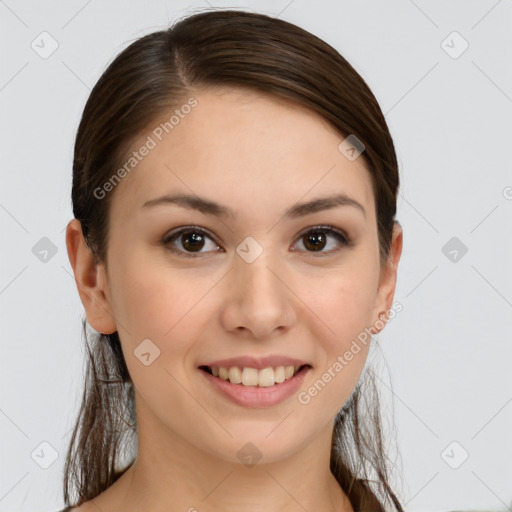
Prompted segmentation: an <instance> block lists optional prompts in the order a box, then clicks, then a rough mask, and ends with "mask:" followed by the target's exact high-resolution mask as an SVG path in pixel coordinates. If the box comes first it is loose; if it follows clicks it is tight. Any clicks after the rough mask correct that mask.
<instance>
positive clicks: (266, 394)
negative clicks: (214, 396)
mask: <svg viewBox="0 0 512 512" xmlns="http://www.w3.org/2000/svg"><path fill="white" fill-rule="evenodd" d="M310 369H311V367H310V366H306V367H305V368H302V369H301V370H300V371H299V372H297V374H296V375H294V376H293V377H292V378H291V379H288V380H285V381H284V382H281V383H279V384H274V385H273V386H262V387H260V386H244V385H243V384H232V383H231V382H229V380H223V379H220V378H219V377H214V376H213V375H211V374H210V373H208V372H206V371H204V370H201V369H199V371H200V372H201V373H202V374H203V375H204V376H205V377H206V379H208V381H209V382H210V383H211V385H212V386H213V387H214V388H215V389H216V390H217V391H219V392H220V393H222V394H223V395H224V396H225V397H227V398H229V399H230V400H232V401H233V402H235V403H236V404H238V405H242V406H244V407H253V408H263V407H271V406H273V405H276V404H279V403H281V402H283V401H284V400H286V399H287V398H288V397H290V396H291V395H293V394H294V393H295V392H296V391H297V390H298V388H299V387H300V385H301V384H302V381H303V380H304V376H305V375H306V373H307V372H308V371H309V370H310Z"/></svg>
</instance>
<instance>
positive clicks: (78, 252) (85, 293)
mask: <svg viewBox="0 0 512 512" xmlns="http://www.w3.org/2000/svg"><path fill="white" fill-rule="evenodd" d="M66 246H67V250H68V258H69V262H70V263H71V267H72V268H73V273H74V274H75V282H76V286H77V288H78V293H79V295H80V300H81V301H82V304H83V306H84V308H85V313H86V316H87V322H88V323H89V325H90V326H91V327H92V328H93V329H95V330H96V331H98V332H100V333H103V334H112V333H113V332H115V331H116V330H117V327H116V322H115V319H114V316H113V313H112V308H111V306H110V303H109V300H108V297H109V294H108V288H107V279H106V271H105V266H104V264H103V263H97V262H96V259H95V256H94V253H93V252H92V251H91V249H90V248H89V246H88V245H87V244H86V242H85V239H84V237H83V234H82V227H81V223H80V221H79V220H77V219H73V220H71V221H70V222H69V223H68V225H67V228H66Z"/></svg>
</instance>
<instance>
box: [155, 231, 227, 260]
mask: <svg viewBox="0 0 512 512" xmlns="http://www.w3.org/2000/svg"><path fill="white" fill-rule="evenodd" d="M208 240H211V242H213V239H212V238H211V237H210V235H208V233H207V232H206V231H204V230H203V229H200V228H191V227H188V228H185V229H180V230H178V231H175V232H174V233H171V234H170V235H168V236H166V237H165V238H164V239H163V240H162V243H163V244H164V245H166V246H169V250H171V251H172V252H177V253H180V254H182V255H183V256H192V257H193V256H195V254H194V253H196V254H202V253H207V252H210V251H209V250H206V251H203V250H202V249H203V248H204V247H205V246H206V247H207V246H208V243H207V242H208ZM210 248H211V249H213V250H215V249H219V246H218V245H217V244H216V243H215V242H213V243H211V244H210Z"/></svg>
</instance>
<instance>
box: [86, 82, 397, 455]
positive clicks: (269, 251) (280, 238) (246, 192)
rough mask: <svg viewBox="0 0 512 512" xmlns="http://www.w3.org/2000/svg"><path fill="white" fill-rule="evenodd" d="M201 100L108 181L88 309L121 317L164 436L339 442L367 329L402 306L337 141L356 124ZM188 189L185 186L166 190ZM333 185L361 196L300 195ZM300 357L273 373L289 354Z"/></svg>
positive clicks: (362, 191)
mask: <svg viewBox="0 0 512 512" xmlns="http://www.w3.org/2000/svg"><path fill="white" fill-rule="evenodd" d="M194 97H195V99H196V100H197V105H196V106H195V107H193V108H190V109H187V108H184V109H181V110H180V112H181V115H180V116H179V122H177V123H175V124H173V125H172V126H173V127H172V128H171V129H170V128H169V126H170V125H160V123H161V122H162V123H165V121H168V120H169V118H170V116H171V115H172V114H173V112H171V113H169V115H166V116H165V117H164V118H162V120H158V121H156V122H155V123H154V126H150V127H149V128H148V131H147V132H145V133H144V134H143V135H142V136H141V137H140V140H138V141H137V143H136V144H134V147H133V151H137V152H138V156H136V158H138V163H137V164H136V166H134V167H133V169H131V171H130V173H129V174H127V176H126V177H124V178H123V179H122V180H121V182H120V183H119V184H117V186H115V187H114V190H113V191H110V192H109V193H111V194H114V195H113V197H112V205H111V217H110V224H109V241H108V281H107V282H106V283H105V287H106V288H105V297H106V302H105V310H104V311H105V312H104V318H103V323H101V322H100V321H97V320H93V321H91V319H89V316H88V319H89V323H91V325H92V326H93V327H95V325H94V324H93V323H94V322H96V325H97V327H95V328H97V329H98V330H102V332H107V331H105V325H106V324H108V325H109V326H110V332H113V331H115V330H117V331H118V333H119V336H120V339H121V343H122V348H123V352H124V354H125V358H126V363H127V366H128V369H129V372H130V375H131V377H132V379H133V382H134V385H135V388H136V400H137V413H138V423H139V428H142V427H143V428H144V429H145V432H146V433H147V432H150V431H151V432H152V435H153V436H154V438H155V442H156V439H158V438H159V436H158V435H155V433H156V432H160V433H162V432H167V433H170V434H172V436H173V437H175V438H178V439H180V440H181V441H182V442H184V443H187V444H188V445H190V446H193V447H194V448H195V449H199V450H201V451H203V452H204V451H205V452H208V453H209V454H213V455H215V456H217V457H220V458H222V459H224V460H228V461H233V462H240V461H241V460H242V458H241V457H242V456H243V455H249V456H250V455H254V456H255V457H260V456H261V459H260V462H270V461H276V460H278V459H282V458H284V457H286V456H287V455H290V454H292V453H293V452H296V451H297V450H299V449H301V448H304V447H306V446H307V445H309V444H310V443H311V442H312V441H313V440H314V439H317V438H320V437H322V438H323V439H324V440H325V439H327V438H329V439H330V435H331V432H332V422H333V419H334V417H335V415H336V413H337V412H338V410H339V409H340V408H341V407H342V406H343V404H344V403H345V402H346V400H347V399H348V398H349V396H350V395H351V393H352V391H353V390H354V388H355V386H356V384H357V381H358V378H359V376H360V374H361V371H362V369H363V367H364V364H365V360H366V357H367V353H368V349H369V342H368V340H367V343H366V344H365V343H362V342H360V341H359V342H358V341H357V339H358V335H360V334H361V333H364V332H365V329H366V332H368V329H369V328H370V327H371V326H372V325H373V324H374V323H375V322H376V321H377V320H378V314H379V313H380V312H382V311H385V310H386V309H389V307H390V306H391V301H392V296H393V292H394V285H395V275H394V274H393V273H389V274H388V273H386V272H385V268H386V267H384V268H382V269H381V267H380V265H379V246H378V236H377V221H376V217H375V203H374V197H373V194H372V186H371V180H370V175H369V173H368V171H367V170H366V169H365V167H364V163H363V160H362V158H355V159H354V158H353V156H354V155H350V156H351V158H348V157H347V155H346V154H344V153H343V152H342V151H340V149H339V145H340V143H341V142H342V141H343V139H344V137H342V136H340V135H339V134H338V133H337V132H336V131H335V130H334V129H333V128H331V127H330V126H329V125H328V124H327V123H326V122H325V121H324V120H323V119H321V118H320V117H319V116H317V115H316V114H314V113H312V112H310V111H307V110H305V109H303V108H301V107H298V106H296V105H292V104H289V103H287V102H282V101H279V100H276V99H274V98H272V97H269V96H266V95H261V94H258V93H255V92H247V91H244V90H241V89H228V88H224V89H216V90H214V89H206V90H203V91H201V92H198V93H197V94H194ZM184 103H186V102H184ZM185 111H186V112H189V113H188V114H184V112H185ZM175 121H176V119H174V122H175ZM162 126H166V128H167V131H168V132H169V133H166V130H165V129H164V128H163V127H162ZM157 134H158V135H157ZM148 136H149V137H150V139H151V140H150V139H148ZM160 139H161V140H160ZM151 141H152V142H151ZM143 145H146V147H148V148H149V149H148V150H147V151H144V150H142V151H140V150H139V149H140V148H141V146H143ZM142 153H145V156H143V155H142ZM132 156H133V155H132ZM132 163H133V161H132ZM178 194H180V195H184V196H187V198H188V199H186V200H185V199H183V200H182V201H181V202H171V201H166V200H160V198H162V197H164V196H175V195H178ZM334 196H343V197H346V198H350V200H349V201H345V204H342V203H343V201H339V202H338V204H336V202H332V203H325V204H328V206H329V207H328V208H325V207H323V206H322V205H323V204H324V203H322V202H321V201H320V202H319V205H317V207H315V206H314V205H313V206H310V207H306V206H302V207H300V205H306V204H308V203H310V202H312V201H319V200H324V199H327V198H332V197H334ZM200 199H201V200H204V203H202V202H201V201H200ZM213 204H215V206H212V205H213ZM200 205H202V206H201V207H199V206H200ZM324 206H325V205H324ZM224 212H228V213H224ZM289 212H291V213H289ZM191 226H193V227H191ZM319 226H327V227H329V228H331V227H332V228H333V229H334V230H338V231H339V232H340V233H342V235H341V237H337V236H336V233H335V232H329V231H327V230H325V231H321V230H320V229H319ZM182 228H186V229H188V230H189V232H188V233H186V232H185V233H182V234H176V236H174V237H171V236H170V235H172V234H175V233H176V232H177V231H178V229H182ZM343 236H344V237H345V239H346V238H348V240H349V242H348V243H345V242H344V239H343ZM166 238H167V241H166V240H165V239H166ZM398 256H399V255H398ZM90 307H92V306H90ZM110 315H112V316H110ZM92 316H93V315H92V314H91V318H92ZM109 322H110V323H109ZM100 324H101V325H100ZM100 327H101V328H100ZM359 339H361V337H360V338H359ZM354 341H356V343H357V345H354ZM357 346H358V347H359V349H357V348H355V347H357ZM347 351H351V354H352V357H351V358H350V359H349V358H348V357H346V356H345V354H346V353H347ZM242 358H246V359H245V360H243V359H242ZM227 359H231V361H223V360H227ZM287 359H288V360H287ZM341 361H343V362H341ZM304 364H306V365H308V366H307V367H306V368H305V369H302V370H301V371H300V372H299V373H298V374H297V375H296V376H295V377H293V378H292V379H290V380H286V381H285V382H280V383H275V384H273V385H272V386H271V385H269V384H272V379H274V380H277V381H279V380H282V378H283V373H285V372H286V370H285V372H283V370H281V369H279V368H277V367H279V366H284V367H286V366H301V365H304ZM203 365H204V366H210V367H213V366H222V365H225V366H226V367H228V370H226V372H228V375H229V378H231V379H233V381H234V382H236V381H237V377H239V378H240V377H242V378H244V379H248V380H245V382H246V383H248V384H250V385H249V386H244V384H242V383H231V382H229V381H226V380H224V379H222V378H221V377H222V376H224V377H225V376H226V375H224V374H222V375H221V376H219V377H216V376H213V375H211V374H209V373H207V372H206V371H205V370H204V369H202V368H200V367H202V366H203ZM237 366H238V367H240V372H242V371H243V372H244V373H243V374H242V375H238V372H237V370H236V369H232V370H229V367H237ZM340 366H341V369H340ZM244 367H248V369H247V370H243V368H244ZM260 367H261V368H266V367H273V368H275V371H272V370H268V369H267V370H264V371H263V372H257V371H256V370H258V368H260ZM212 371H214V372H215V373H216V371H215V369H212ZM219 371H221V370H219ZM288 371H290V370H288ZM326 375H327V376H326ZM329 377H330V378H329ZM253 379H261V380H260V381H259V382H260V383H261V386H260V385H258V386H256V385H254V383H255V380H253ZM319 380H320V381H321V382H320V384H319V383H318V381H319ZM315 383H316V388H315V389H316V392H315V389H313V391H311V388H312V387H314V386H315ZM161 441H162V439H159V442H161ZM247 443H252V445H248V444H247ZM252 452H253V453H252Z"/></svg>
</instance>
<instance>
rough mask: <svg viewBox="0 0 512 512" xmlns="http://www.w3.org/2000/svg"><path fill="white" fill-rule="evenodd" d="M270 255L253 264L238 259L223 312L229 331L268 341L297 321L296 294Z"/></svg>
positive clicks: (264, 254)
mask: <svg viewBox="0 0 512 512" xmlns="http://www.w3.org/2000/svg"><path fill="white" fill-rule="evenodd" d="M270 253H271V251H270V250H269V251H263V253H262V254H261V255H260V256H259V257H258V258H256V260H254V261H252V263H248V262H247V261H245V260H244V259H243V258H241V257H238V256H237V257H235V261H234V263H233V265H234V268H233V269H232V271H231V272H230V281H229V282H228V283H227V285H226V289H227V290H228V291H227V292H226V298H225V302H224V307H223V311H222V322H223V324H224V328H225V329H226V330H227V331H229V332H236V333H239V334H241V333H245V335H246V336H248V337H252V338H257V339H264V338H269V337H272V336H275V335H276V334H279V333H281V334H282V331H285V330H287V329H289V328H290V327H291V326H292V325H293V323H294V322H295V319H296V313H295V311H294V308H293V297H294V294H293V292H292V291H291V290H290V288H289V286H287V283H286V276H285V275H284V271H283V268H282V266H280V265H279V264H278V263H277V260H276V258H271V257H270Z"/></svg>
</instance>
